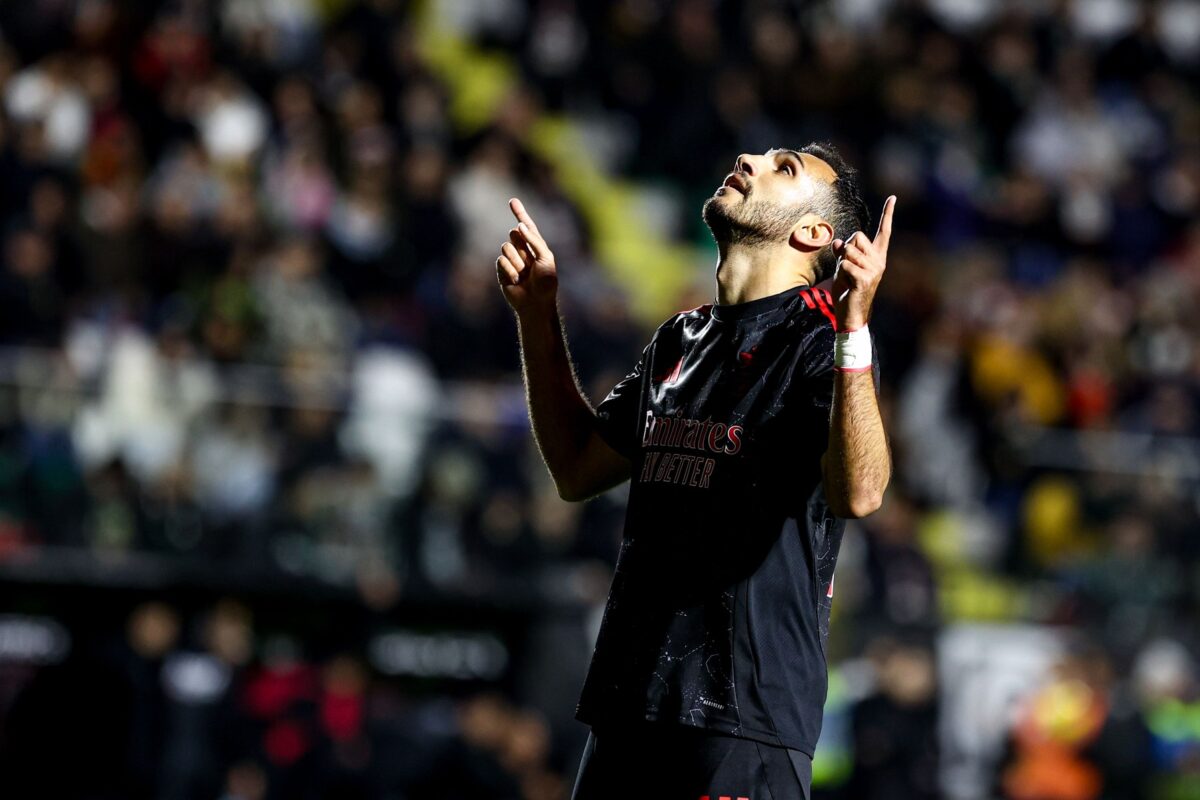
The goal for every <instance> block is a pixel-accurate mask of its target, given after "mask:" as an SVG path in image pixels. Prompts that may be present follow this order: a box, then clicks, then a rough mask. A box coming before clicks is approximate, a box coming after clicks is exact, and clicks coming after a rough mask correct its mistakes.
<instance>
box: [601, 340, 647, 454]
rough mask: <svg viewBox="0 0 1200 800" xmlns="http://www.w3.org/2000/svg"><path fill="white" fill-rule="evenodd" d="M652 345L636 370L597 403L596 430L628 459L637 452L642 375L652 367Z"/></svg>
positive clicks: (645, 351)
mask: <svg viewBox="0 0 1200 800" xmlns="http://www.w3.org/2000/svg"><path fill="white" fill-rule="evenodd" d="M653 344H654V342H653V341H651V342H650V344H647V345H646V347H645V348H644V349H643V350H642V355H641V357H640V358H639V359H638V361H637V363H636V364H635V365H634V367H633V370H632V371H631V372H630V373H629V374H628V375H626V376H625V377H624V378H622V379H621V380H620V381H618V382H617V385H616V386H614V387H613V388H612V390H611V391H609V393H608V394H607V395H606V396H605V397H604V399H603V400H601V401H600V404H599V405H598V406H596V432H597V433H598V434H600V438H601V439H603V440H604V441H605V442H606V443H607V444H608V446H609V447H611V448H612V449H613V450H616V451H617V452H618V453H620V454H621V455H623V456H625V457H626V458H629V459H632V458H633V456H634V454H635V453H636V452H637V447H638V441H637V436H638V424H637V422H638V421H637V415H638V408H639V406H640V401H641V396H642V386H643V380H642V377H643V375H645V372H646V370H647V369H648V368H649V359H650V349H651V347H652V346H653Z"/></svg>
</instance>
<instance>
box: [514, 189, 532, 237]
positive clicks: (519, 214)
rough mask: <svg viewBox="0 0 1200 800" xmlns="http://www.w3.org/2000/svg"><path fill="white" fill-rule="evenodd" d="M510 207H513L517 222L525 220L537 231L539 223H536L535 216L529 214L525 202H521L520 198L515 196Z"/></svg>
mask: <svg viewBox="0 0 1200 800" xmlns="http://www.w3.org/2000/svg"><path fill="white" fill-rule="evenodd" d="M508 207H509V208H510V209H512V213H513V216H514V217H516V218H517V222H524V223H525V224H526V225H527V226H528V227H529V228H530V229H531V230H532V231H534V232H535V233H536V232H537V225H535V224H534V222H533V217H531V216H529V212H528V211H526V210H525V204H524V203H522V202H521V200H520V198H517V197H514V198H512V199H511V200H509V201H508Z"/></svg>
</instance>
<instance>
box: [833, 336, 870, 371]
mask: <svg viewBox="0 0 1200 800" xmlns="http://www.w3.org/2000/svg"><path fill="white" fill-rule="evenodd" d="M871 355H872V353H871V333H870V331H868V330H867V326H866V325H863V326H862V327H861V328H855V329H854V330H852V331H843V332H840V333H838V334H836V335H835V336H834V340H833V367H834V369H839V370H842V371H843V372H863V371H866V370H868V369H870V368H871V365H872V360H871Z"/></svg>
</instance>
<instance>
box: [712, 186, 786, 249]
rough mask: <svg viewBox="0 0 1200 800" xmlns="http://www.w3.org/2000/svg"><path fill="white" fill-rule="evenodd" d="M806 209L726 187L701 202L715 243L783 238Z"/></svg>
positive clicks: (741, 242) (772, 241)
mask: <svg viewBox="0 0 1200 800" xmlns="http://www.w3.org/2000/svg"><path fill="white" fill-rule="evenodd" d="M808 211H809V209H808V208H805V207H803V206H795V205H791V206H789V205H785V204H783V203H777V202H773V201H770V200H765V199H761V198H758V197H755V195H754V190H753V189H752V188H750V187H746V192H745V194H742V193H741V192H738V191H737V190H735V189H732V188H728V187H726V188H725V189H723V190H722V191H720V192H718V194H715V195H713V196H712V197H710V198H708V199H707V200H705V201H704V207H703V210H702V215H703V217H704V223H705V224H706V225H708V229H709V230H710V231H712V235H713V238H714V239H716V241H717V243H718V244H768V243H777V242H780V241H782V240H784V239H786V238H787V236H788V235H789V234H790V233H791V230H792V228H794V227H795V226H796V223H798V222H799V221H800V219H801V218H802V217H803V216H804V215H805V214H806V213H808Z"/></svg>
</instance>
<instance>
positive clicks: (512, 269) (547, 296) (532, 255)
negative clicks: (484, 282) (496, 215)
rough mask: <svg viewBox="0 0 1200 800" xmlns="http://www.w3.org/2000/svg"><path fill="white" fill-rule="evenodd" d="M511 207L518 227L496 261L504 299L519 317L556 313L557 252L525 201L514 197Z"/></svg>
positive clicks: (509, 237)
mask: <svg viewBox="0 0 1200 800" xmlns="http://www.w3.org/2000/svg"><path fill="white" fill-rule="evenodd" d="M508 207H509V209H510V210H511V211H512V213H513V216H514V217H516V218H517V226H516V227H515V228H513V229H511V230H510V231H509V232H508V241H507V242H505V243H504V244H502V245H501V246H500V257H499V258H497V259H496V280H498V281H499V282H500V289H501V291H503V292H504V299H505V300H507V301H508V304H509V305H510V306H512V309H513V311H515V312H516V313H517V315H518V316H519V315H521V314H525V313H527V312H530V311H533V312H546V313H555V298H556V297H557V295H558V267H557V266H556V265H555V263H554V253H552V252H550V248H549V247H548V246H547V245H546V240H545V239H543V238H542V235H541V233H539V232H538V228H537V225H535V224H534V222H533V218H532V217H531V216H529V212H528V211H526V210H525V206H524V205H523V204H522V203H521V201H520V200H519V199H518V198H516V197H514V198H512V199H511V200H509V201H508Z"/></svg>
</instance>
